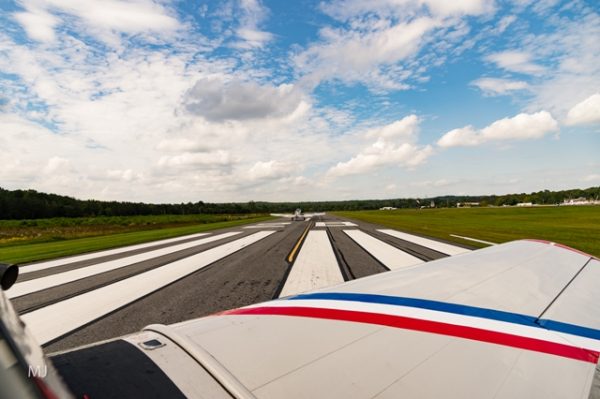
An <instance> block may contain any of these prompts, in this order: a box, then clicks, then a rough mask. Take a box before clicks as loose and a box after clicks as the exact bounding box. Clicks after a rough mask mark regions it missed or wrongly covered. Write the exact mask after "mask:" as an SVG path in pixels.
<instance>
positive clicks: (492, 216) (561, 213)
mask: <svg viewBox="0 0 600 399" xmlns="http://www.w3.org/2000/svg"><path fill="white" fill-rule="evenodd" d="M334 214H336V215H339V216H342V217H346V218H350V219H356V220H361V221H365V222H371V223H376V224H380V225H382V226H387V227H391V228H394V229H398V230H403V231H406V232H414V233H417V234H422V235H426V236H430V237H439V238H442V239H444V240H447V241H454V242H458V243H462V244H467V245H471V246H477V247H481V246H484V244H478V243H476V242H472V241H465V240H462V239H459V238H455V237H451V236H450V234H457V235H461V236H466V237H471V238H476V239H480V240H485V241H491V242H495V243H502V242H506V241H511V240H517V239H523V238H537V239H543V240H549V241H554V242H558V243H561V244H565V245H568V246H570V247H573V248H576V249H579V250H581V251H584V252H587V253H589V254H592V255H595V256H598V257H600V206H569V207H566V206H565V207H532V208H513V207H511V208H460V209H456V208H453V209H423V210H415V209H399V210H395V211H358V212H335V213H334Z"/></svg>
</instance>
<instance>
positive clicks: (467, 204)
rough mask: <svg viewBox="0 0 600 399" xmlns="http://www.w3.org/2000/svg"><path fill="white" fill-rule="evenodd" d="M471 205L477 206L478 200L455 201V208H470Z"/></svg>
mask: <svg viewBox="0 0 600 399" xmlns="http://www.w3.org/2000/svg"><path fill="white" fill-rule="evenodd" d="M473 206H479V202H457V203H456V207H457V208H471V207H473Z"/></svg>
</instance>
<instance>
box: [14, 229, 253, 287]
mask: <svg viewBox="0 0 600 399" xmlns="http://www.w3.org/2000/svg"><path fill="white" fill-rule="evenodd" d="M240 233H241V232H239V231H232V232H228V233H223V234H219V235H216V236H211V237H207V238H201V239H199V240H196V241H192V242H186V243H183V244H179V245H173V246H169V247H166V248H160V249H155V250H154V251H148V252H144V253H141V254H137V255H132V256H128V257H125V258H119V259H115V260H111V261H108V262H102V263H97V264H95V265H91V266H86V267H81V268H79V269H74V270H69V271H66V272H63V273H56V274H52V275H50V276H44V277H39V278H36V279H33V280H27V281H24V282H22V283H17V284H15V285H14V286H13V287H12V288H11V289H10V291H7V292H6V294H7V295H8V297H9V298H16V297H19V296H23V295H27V294H31V293H33V292H37V291H41V290H45V289H48V288H52V287H56V286H59V285H62V284H66V283H70V282H73V281H77V280H81V279H83V278H86V277H91V276H95V275H97V274H100V273H106V272H109V271H111V270H115V269H120V268H122V267H127V266H131V265H133V264H136V263H139V262H143V261H146V260H150V259H154V258H158V257H159V256H163V255H168V254H171V253H174V252H177V251H183V250H185V249H189V248H193V247H196V246H198V245H203V244H208V243H210V242H213V241H217V240H221V239H224V238H228V237H232V236H234V235H237V234H240Z"/></svg>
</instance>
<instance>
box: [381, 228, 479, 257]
mask: <svg viewBox="0 0 600 399" xmlns="http://www.w3.org/2000/svg"><path fill="white" fill-rule="evenodd" d="M377 231H380V232H382V233H385V234H387V235H390V236H392V237H396V238H399V239H401V240H404V241H408V242H412V243H413V244H417V245H421V246H423V247H425V248H429V249H433V250H434V251H438V252H441V253H443V254H446V255H459V254H464V253H466V252H471V250H470V249H466V248H463V247H459V246H457V245H451V244H445V243H443V242H439V241H436V240H430V239H429V238H425V237H420V236H416V235H413V234H408V233H403V232H401V231H397V230H391V229H382V230H377Z"/></svg>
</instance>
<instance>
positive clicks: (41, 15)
mask: <svg viewBox="0 0 600 399" xmlns="http://www.w3.org/2000/svg"><path fill="white" fill-rule="evenodd" d="M14 18H15V19H16V20H17V22H18V23H19V24H21V26H22V27H23V29H25V32H27V36H29V37H30V38H31V39H33V40H37V41H40V42H53V41H54V40H56V35H55V34H54V27H55V26H56V25H57V24H58V23H59V22H60V21H59V19H58V18H56V17H55V16H54V15H52V14H50V13H48V12H46V11H44V10H42V9H39V8H35V7H31V8H29V9H28V10H27V11H25V12H18V13H15V14H14Z"/></svg>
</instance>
